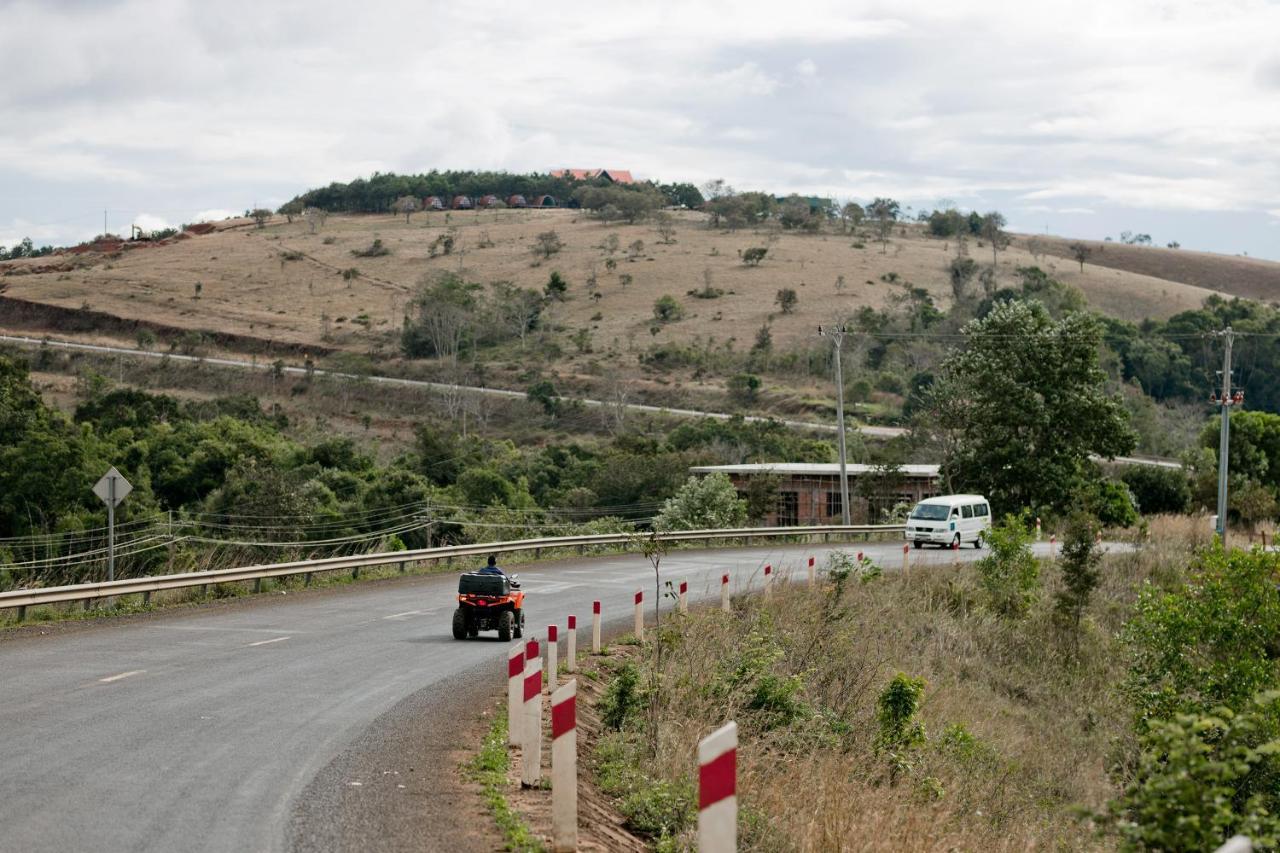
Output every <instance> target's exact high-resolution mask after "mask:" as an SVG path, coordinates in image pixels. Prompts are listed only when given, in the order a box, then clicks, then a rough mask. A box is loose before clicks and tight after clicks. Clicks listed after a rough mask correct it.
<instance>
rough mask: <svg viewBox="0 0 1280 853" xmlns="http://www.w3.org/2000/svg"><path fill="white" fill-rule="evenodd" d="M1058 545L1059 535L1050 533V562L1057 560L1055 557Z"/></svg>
mask: <svg viewBox="0 0 1280 853" xmlns="http://www.w3.org/2000/svg"><path fill="white" fill-rule="evenodd" d="M1057 544H1058V534H1056V533H1050V534H1049V559H1050V560H1054V559H1057V558H1056V557H1055V556H1054V548H1055V546H1056V545H1057Z"/></svg>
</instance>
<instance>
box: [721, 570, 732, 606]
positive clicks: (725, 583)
mask: <svg viewBox="0 0 1280 853" xmlns="http://www.w3.org/2000/svg"><path fill="white" fill-rule="evenodd" d="M720 609H721V610H723V611H724V612H725V613H728V612H729V610H730V607H729V573H728V572H725V573H724V574H723V575H721V576H720Z"/></svg>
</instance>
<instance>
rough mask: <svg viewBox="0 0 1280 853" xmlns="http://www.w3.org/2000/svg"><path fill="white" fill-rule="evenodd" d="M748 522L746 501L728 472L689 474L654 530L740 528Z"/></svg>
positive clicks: (666, 505) (665, 504) (662, 511)
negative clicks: (702, 475)
mask: <svg viewBox="0 0 1280 853" xmlns="http://www.w3.org/2000/svg"><path fill="white" fill-rule="evenodd" d="M746 521H747V502H746V501H744V500H742V499H741V498H739V497H738V490H737V489H735V488H734V486H733V481H732V480H730V479H729V476H728V475H727V474H724V473H722V472H720V471H716V472H714V473H711V474H708V475H706V476H705V477H690V478H689V479H688V480H686V481H685V484H684V485H683V486H681V487H680V490H679V491H678V492H676V493H675V494H674V495H672V496H671V497H670V498H667V501H666V503H664V504H663V505H662V510H661V511H660V512H659V513H658V516H657V517H656V518H655V519H654V520H653V526H654V529H655V530H663V531H665V530H697V529H699V528H711V529H721V528H732V527H741V526H742V525H743V524H745V523H746Z"/></svg>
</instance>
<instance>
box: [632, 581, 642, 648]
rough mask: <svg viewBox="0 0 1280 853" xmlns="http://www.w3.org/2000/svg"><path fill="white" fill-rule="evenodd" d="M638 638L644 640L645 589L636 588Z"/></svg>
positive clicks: (636, 632)
mask: <svg viewBox="0 0 1280 853" xmlns="http://www.w3.org/2000/svg"><path fill="white" fill-rule="evenodd" d="M634 633H635V635H636V639H637V640H640V641H641V642H644V590H642V589H637V590H636V626H635V632H634Z"/></svg>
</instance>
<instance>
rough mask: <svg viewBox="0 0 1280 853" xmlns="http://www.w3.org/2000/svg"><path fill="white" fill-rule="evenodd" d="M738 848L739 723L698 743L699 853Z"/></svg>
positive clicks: (730, 724)
mask: <svg viewBox="0 0 1280 853" xmlns="http://www.w3.org/2000/svg"><path fill="white" fill-rule="evenodd" d="M737 849H738V724H737V723H733V722H730V723H726V724H725V725H724V726H722V727H721V728H719V729H716V730H715V731H714V732H712V733H711V734H709V735H707V736H706V737H705V738H703V739H702V740H701V742H699V743H698V853H732V851H735V850H737Z"/></svg>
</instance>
